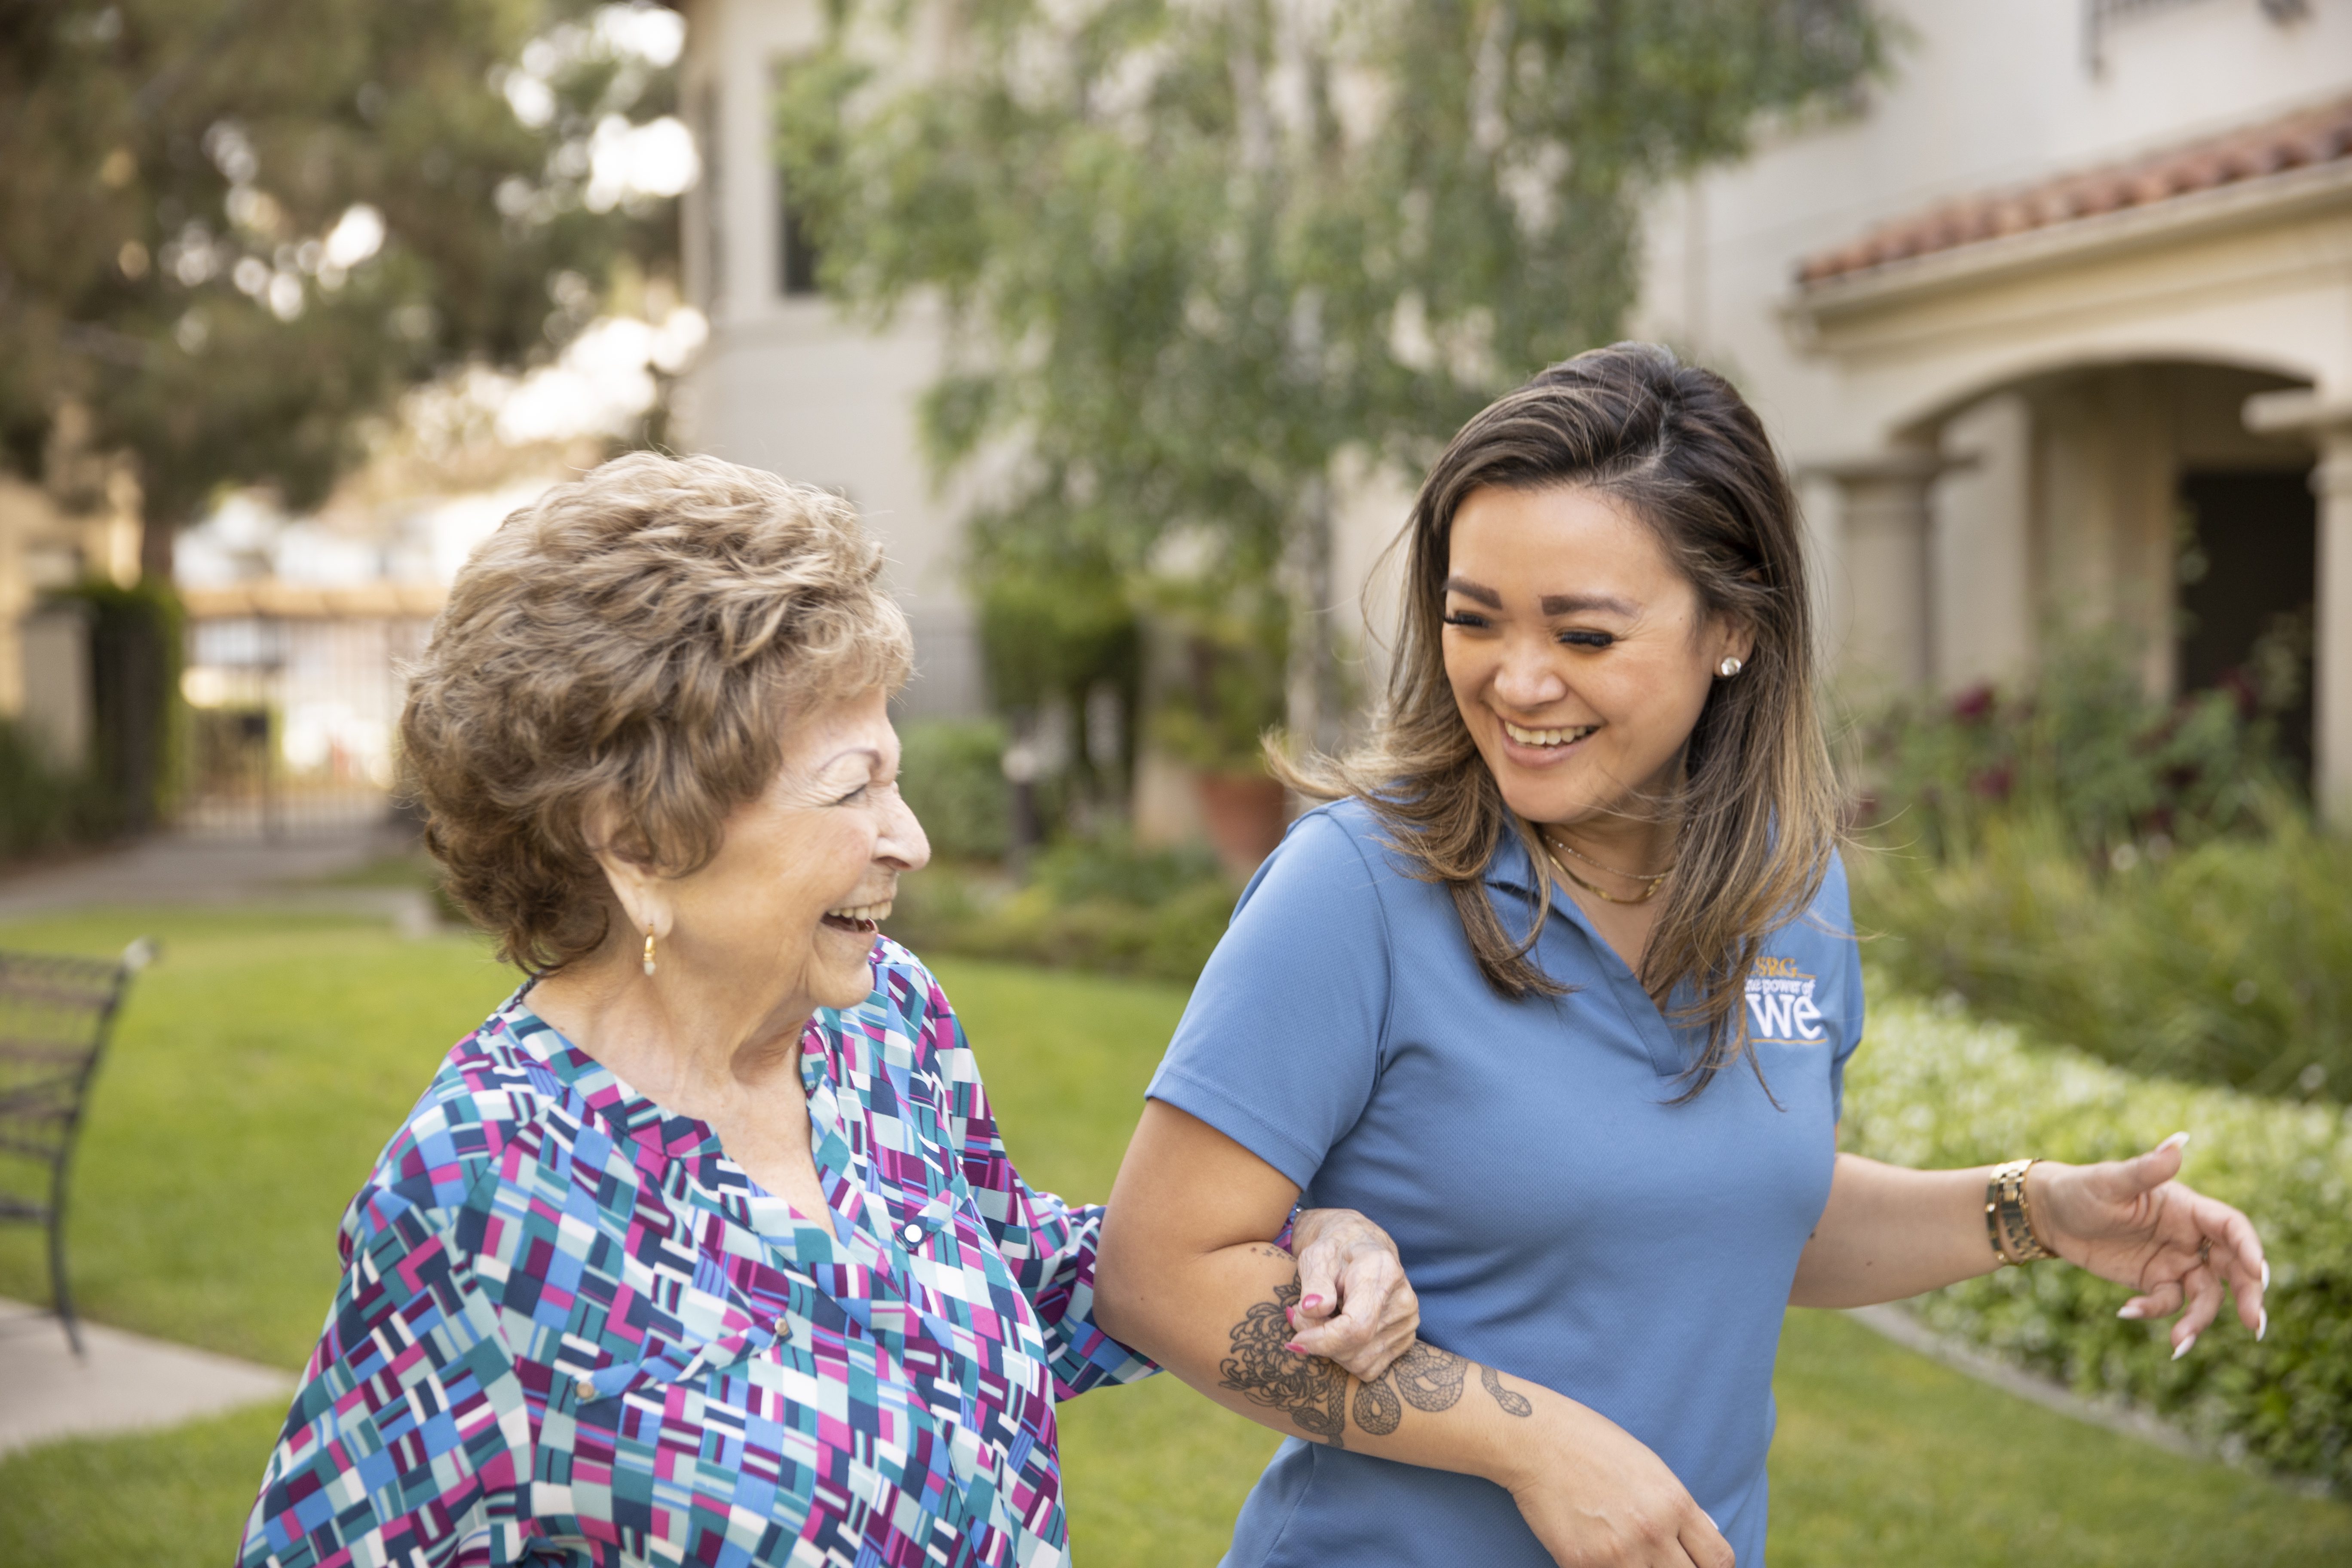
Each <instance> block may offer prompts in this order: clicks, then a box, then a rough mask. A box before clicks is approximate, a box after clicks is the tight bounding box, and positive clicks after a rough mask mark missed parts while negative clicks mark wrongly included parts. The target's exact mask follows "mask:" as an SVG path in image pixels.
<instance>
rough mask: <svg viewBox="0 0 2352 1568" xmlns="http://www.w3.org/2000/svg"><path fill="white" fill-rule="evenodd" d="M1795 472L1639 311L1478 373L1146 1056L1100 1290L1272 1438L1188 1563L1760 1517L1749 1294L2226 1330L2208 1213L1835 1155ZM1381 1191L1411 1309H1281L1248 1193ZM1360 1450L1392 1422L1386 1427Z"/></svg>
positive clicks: (2217, 1224)
mask: <svg viewBox="0 0 2352 1568" xmlns="http://www.w3.org/2000/svg"><path fill="white" fill-rule="evenodd" d="M1799 539H1800V535H1799V530H1798V525H1797V519H1796V514H1795V509H1794V506H1793V504H1792V502H1791V500H1790V494H1789V490H1788V487H1787V485H1786V482H1785V481H1784V480H1783V479H1782V477H1781V474H1780V467H1779V465H1778V463H1777V462H1776V460H1775V459H1774V457H1773V454H1772V448H1771V445H1770V443H1769V441H1768V440H1767V438H1766V437H1765V434H1764V431H1763V428H1762V426H1760V425H1759V423H1758V421H1757V419H1756V416H1755V415H1754V414H1753V413H1751V412H1750V411H1749V410H1748V407H1747V405H1745V404H1743V403H1742V402H1741V401H1740V399H1739V397H1738V394H1737V393H1735V392H1734V391H1733V390H1732V389H1731V387H1730V386H1729V385H1728V384H1726V383H1725V382H1724V381H1722V380H1721V379H1720V378H1719V377H1717V376H1715V375H1712V374H1708V373H1706V372H1705V371H1702V370H1697V369H1693V368H1688V367H1685V366H1680V365H1677V364H1676V363H1675V362H1674V360H1673V358H1672V357H1671V356H1670V355H1667V354H1666V353H1664V352H1663V351H1659V350H1654V349H1651V348H1647V347H1644V346H1642V345H1630V344H1629V345H1621V346H1619V347H1617V348H1613V349H1608V350H1602V351H1597V352H1595V353H1588V354H1584V355H1582V356H1580V357H1579V358H1577V359H1574V360H1571V361H1570V362H1568V363H1564V364H1561V365H1558V366H1555V367H1554V368H1553V369H1551V370H1549V371H1548V372H1546V373H1545V374H1542V375H1540V376H1538V377H1537V378H1536V380H1535V381H1534V382H1532V383H1530V384H1528V385H1527V386H1525V387H1522V388H1520V389H1519V390H1518V391H1517V392H1515V393H1512V394H1511V395H1508V396H1507V397H1505V398H1503V399H1502V400H1501V401H1499V402H1497V403H1496V404H1495V405H1493V406H1492V407H1490V408H1488V409H1487V410H1486V412H1485V413H1483V414H1481V415H1479V416H1477V417H1476V418H1475V419H1473V420H1472V421H1471V422H1470V423H1469V425H1468V426H1465V428H1464V429H1463V430H1462V432H1461V433H1460V434H1459V435H1458V436H1456V437H1454V442H1453V444H1452V446H1451V447H1448V448H1447V450H1446V451H1445V453H1444V456H1442V457H1441V458H1439V459H1438V462H1437V465H1436V467H1435V468H1433V470H1432V471H1431V473H1430V475H1429V477H1428V479H1427V481H1426V482H1425V483H1424V484H1423V487H1422V490H1421V495H1420V499H1419V500H1418V502H1417V503H1416V505H1415V508H1414V511H1413V516H1412V522H1411V524H1410V526H1409V531H1408V541H1409V542H1408V546H1407V551H1408V553H1407V565H1406V574H1405V605H1404V626H1403V632H1402V637H1401V638H1400V640H1399V642H1398V644H1397V650H1398V651H1397V660H1396V665H1395V668H1394V671H1393V675H1392V679H1391V687H1390V691H1389V700H1388V705H1387V710H1386V712H1385V714H1384V716H1383V721H1382V724H1381V728H1380V729H1379V731H1378V732H1377V733H1376V734H1375V736H1374V737H1373V739H1372V740H1371V742H1370V744H1369V745H1368V747H1367V748H1366V749H1365V750H1364V751H1363V752H1360V753H1358V754H1356V755H1354V756H1352V757H1349V758H1347V759H1343V760H1341V761H1339V762H1336V763H1324V764H1323V765H1321V766H1319V767H1318V768H1316V769H1314V770H1312V771H1311V772H1310V773H1309V774H1308V775H1307V777H1305V778H1304V779H1302V781H1301V782H1302V783H1303V784H1306V785H1307V787H1309V788H1312V789H1318V790H1319V791H1320V792H1321V793H1323V794H1324V795H1328V796H1336V797H1339V798H1338V803H1337V804H1334V805H1327V806H1324V807H1322V808H1320V809H1318V810H1317V811H1315V812H1312V813H1310V814H1309V815H1308V816H1306V817H1305V818H1303V819H1302V820H1301V821H1300V822H1299V823H1298V824H1297V826H1296V827H1295V828H1294V829H1293V830H1292V832H1291V834H1290V836H1289V837H1288V838H1287V840H1286V842H1285V843H1284V845H1283V846H1282V847H1281V849H1280V850H1279V851H1278V852H1277V853H1276V855H1275V856H1274V858H1272V859H1270V860H1269V861H1268V862H1267V863H1266V864H1265V867H1264V868H1262V869H1261V870H1260V871H1259V873H1258V876H1257V879H1256V880H1255V882H1254V883H1253V885H1252V886H1251V888H1250V889H1249V891H1248V892H1247V893H1246V894H1245V895H1244V902H1243V905H1242V907H1241V910H1239V912H1238V913H1237V914H1236V915H1235V917H1234V923H1233V926H1232V928H1231V930H1230V931H1228V932H1227V934H1226V936H1225V939H1224V941H1223V944H1222V945H1220V946H1219V948H1218V949H1217V952H1216V954H1215V956H1214V957H1213V959H1212V960H1211V962H1210V963H1209V966H1208V969H1207V972H1206V973H1204V974H1203V975H1202V979H1201V984H1200V985H1199V986H1198V987H1197V988H1196V989H1195V991H1194V993H1193V996H1192V1005H1191V1007H1190V1008H1189V1009H1188V1010H1187V1012H1186V1013H1185V1016H1184V1021H1183V1023H1182V1025H1181V1027H1180V1028H1179V1030H1178V1032H1177V1036H1176V1039H1175V1042H1174V1043H1173V1044H1172V1045H1171V1047H1170V1048H1169V1051H1168V1055H1167V1059H1166V1060H1165V1062H1163V1063H1162V1065H1161V1067H1160V1073H1159V1076H1158V1077H1157V1078H1156V1079H1154V1080H1153V1082H1152V1085H1151V1089H1150V1093H1151V1097H1152V1098H1151V1100H1150V1104H1149V1106H1148V1108H1147V1110H1146V1111H1145V1114H1144V1118H1143V1122H1142V1126H1141V1127H1140V1129H1139V1131H1138V1132H1137V1134H1136V1137H1135V1140H1134V1142H1133V1143H1132V1144H1131V1145H1130V1146H1129V1152H1128V1157H1127V1162H1126V1163H1125V1165H1124V1166H1123V1167H1122V1168H1121V1170H1120V1173H1119V1176H1118V1184H1117V1185H1116V1187H1115V1188H1114V1189H1113V1194H1112V1198H1111V1209H1110V1213H1111V1218H1110V1220H1109V1221H1108V1223H1107V1224H1106V1225H1105V1226H1104V1237H1103V1248H1102V1264H1101V1270H1100V1276H1099V1282H1098V1290H1099V1296H1098V1300H1097V1310H1098V1315H1099V1321H1101V1322H1102V1323H1103V1324H1104V1326H1105V1327H1106V1328H1108V1329H1109V1330H1110V1331H1111V1332H1113V1333H1115V1334H1117V1335H1118V1337H1119V1338H1120V1339H1121V1340H1123V1341H1125V1342H1127V1343H1129V1344H1132V1345H1135V1346H1137V1347H1139V1348H1140V1349H1142V1350H1144V1351H1146V1352H1149V1353H1150V1354H1151V1355H1153V1356H1155V1357H1157V1358H1158V1359H1159V1360H1160V1362H1161V1363H1163V1364H1165V1365H1166V1366H1168V1367H1169V1368H1170V1369H1171V1370H1172V1371H1174V1372H1176V1373H1178V1374H1179V1375H1181V1376H1182V1377H1184V1378H1185V1379H1186V1380H1187V1381H1188V1382H1191V1383H1192V1384H1194V1385H1195V1386H1197V1387H1199V1388H1201V1389H1202V1390H1204V1391H1206V1392H1207V1393H1208V1394H1210V1395H1211V1396H1212V1397H1213V1398H1217V1399H1220V1400H1222V1401H1223V1402H1224V1403H1225V1404H1227V1405H1230V1406H1232V1407H1233V1408H1234V1409H1236V1410H1239V1411H1242V1412H1243V1413H1244V1414H1246V1415H1251V1416H1253V1417H1255V1419H1257V1420H1259V1421H1261V1422H1263V1423H1264V1424H1265V1425H1266V1426H1271V1427H1273V1428H1274V1429H1276V1431H1279V1432H1283V1433H1285V1434H1286V1436H1289V1437H1290V1438H1291V1441H1289V1442H1286V1443H1285V1444H1284V1445H1283V1447H1282V1448H1281V1449H1280V1450H1279V1451H1278V1452H1277V1454H1276V1458H1275V1459H1274V1461H1273V1463H1272V1464H1271V1466H1270V1467H1269V1468H1267V1470H1266V1472H1265V1477H1264V1479H1261V1480H1260V1481H1259V1483H1258V1485H1257V1488H1256V1489H1255V1491H1254V1492H1252V1494H1251V1495H1250V1499H1249V1501H1248V1503H1247V1504H1246V1506H1245V1507H1244V1509H1243V1510H1242V1515H1241V1519H1240V1521H1239V1523H1238V1525H1237V1526H1236V1529H1235V1531H1234V1546H1233V1552H1232V1554H1231V1556H1229V1557H1228V1558H1227V1559H1226V1562H1227V1563H1228V1564H1230V1565H1231V1568H1261V1565H1265V1564H1308V1563H1348V1564H1349V1565H1350V1568H1381V1565H1382V1564H1394V1565H1396V1568H1407V1565H1418V1564H1429V1563H1477V1564H1479V1565H1480V1568H1538V1565H1541V1564H1548V1563H1564V1564H1565V1563H1573V1564H1593V1565H1599V1564H1612V1565H1617V1564H1627V1565H1631V1564H1643V1565H1652V1568H1692V1565H1693V1564H1699V1565H1702V1568H1725V1565H1727V1564H1729V1563H1732V1562H1733V1560H1734V1558H1735V1556H1736V1557H1737V1559H1738V1561H1739V1562H1740V1563H1748V1564H1756V1563H1761V1562H1762V1561H1763V1554H1764V1532H1765V1469H1764V1457H1765V1450H1766V1447H1768V1446H1769V1443H1770V1440H1771V1435H1772V1393H1771V1389H1772V1362H1773V1354H1774V1351H1775V1348H1776V1346H1777V1345H1778V1343H1779V1340H1780V1321H1781V1316H1782V1312H1783V1309H1784V1308H1785V1307H1787V1306H1789V1305H1791V1304H1793V1305H1797V1306H1853V1305H1859V1304H1861V1303H1864V1302H1870V1301H1885V1300H1895V1299H1897V1298H1901V1297H1906V1296H1910V1295H1914V1294H1916V1293H1917V1292H1919V1291H1921V1290H1926V1289H1931V1288H1933V1287H1936V1286H1939V1285H1944V1284H1948V1283H1950V1282H1952V1281H1955V1280H1958V1279H1966V1278H1969V1276H1971V1275H1976V1274H1982V1273H1986V1272H1989V1271H1990V1270H1991V1269H1993V1268H1999V1267H2001V1266H2003V1265H2005V1264H2009V1263H2012V1262H2023V1261H2026V1260H2029V1259H2032V1258H2039V1257H2042V1256H2046V1255H2047V1254H2050V1253H2054V1254H2056V1255H2057V1256H2058V1257H2060V1258H2064V1259H2066V1260H2067V1261H2068V1262H2070V1263H2073V1264H2074V1265H2077V1266H2079V1267H2083V1268H2090V1269H2094V1270H2095V1271H2096V1272H2098V1273H2099V1274H2101V1275H2104V1276H2105V1277H2106V1278H2107V1279H2116V1280H2120V1281H2123V1282H2124V1283H2126V1284H2127V1285H2129V1286H2130V1287H2131V1288H2132V1289H2134V1290H2136V1291H2137V1295H2136V1296H2134V1297H2133V1298H2132V1299H2131V1300H2129V1301H2128V1302H2127V1303H2126V1305H2125V1307H2124V1309H2123V1315H2124V1316H2126V1317H2127V1318H2138V1317H2151V1316H2155V1315H2158V1314H2165V1313H2170V1312H2172V1311H2175V1310H2178V1309H2179V1307H2180V1306H2181V1304H2182V1302H2183V1300H2186V1301H2187V1302H2188V1311H2187V1312H2186V1314H2185V1315H2184V1316H2183V1317H2182V1319H2181V1321H2180V1322H2179V1324H2178V1325H2176V1326H2175V1328H2174V1329H2173V1331H2172V1332H2173V1343H2174V1344H2175V1346H2176V1347H2177V1352H2176V1353H2180V1352H2187V1351H2188V1350H2189V1347H2190V1346H2191V1345H2193V1344H2194V1343H2195V1342H2196V1340H2197V1336H2198V1334H2199V1333H2200V1331H2203V1330H2204V1329H2205V1327H2206V1326H2207V1325H2208V1324H2210V1322H2211V1321H2212V1320H2213V1318H2214V1315H2215V1313H2216V1311H2217V1310H2218V1308H2219V1307H2220V1305H2221V1294H2222V1289H2223V1286H2224V1284H2225V1283H2226V1284H2228V1285H2229V1286H2230V1287H2231V1288H2232V1289H2234V1290H2235V1292H2236V1295H2237V1301H2238V1314H2239V1317H2240V1318H2241V1320H2242V1321H2243V1322H2244V1324H2245V1326H2246V1327H2247V1328H2248V1329H2249V1330H2252V1331H2255V1332H2260V1331H2261V1328H2262V1324H2263V1314H2262V1291H2263V1279H2264V1270H2263V1257H2262V1247H2261V1244H2260V1242H2259V1241H2258V1240H2257V1238H2256V1237H2255V1236H2254V1233H2253V1231H2252V1227H2251V1226H2248V1224H2247V1223H2246V1221H2245V1219H2244V1217H2243V1216H2242V1215H2239V1214H2238V1213H2236V1212H2235V1211H2234V1210H2231V1209H2230V1208H2228V1207H2225V1206H2224V1205H2221V1204H2218V1203H2215V1202H2212V1201H2211V1200H2210V1199H2207V1198H2204V1197H2200V1196H2199V1195H2198V1194H2195V1193H2193V1192H2191V1191H2190V1190H2189V1188H2187V1187H2185V1186H2182V1185H2181V1184H2179V1183H2178V1182H2177V1181H2174V1180H2173V1179H2172V1178H2173V1176H2174V1174H2175V1173H2176V1172H2177V1171H2178V1170H2179V1164H2180V1151H2179V1141H2178V1140H2167V1141H2166V1142H2165V1143H2164V1144H2163V1145H2162V1146H2160V1147H2158V1149H2156V1150H2155V1151H2154V1152H2150V1153H2147V1154H2144V1155H2142V1156H2140V1157H2139V1158H2137V1159H2135V1160H2131V1161H2126V1162H2123V1163H2109V1164H2102V1165H2093V1166H2085V1167H2068V1166H2064V1165H2061V1164H2058V1163H2054V1162H2049V1161H2042V1162H2015V1163H2010V1164H2005V1165H2001V1166H1997V1167H1990V1168H1984V1169H1978V1170H1970V1171H1906V1170H1897V1169H1894V1168H1892V1167H1889V1166H1886V1165H1882V1164H1876V1163H1872V1162H1871V1161H1868V1160H1864V1159H1859V1158H1856V1157H1855V1156H1853V1155H1842V1154H1840V1153H1838V1152H1837V1146H1836V1126H1837V1116H1838V1101H1839V1089H1840V1084H1841V1081H1842V1074H1843V1069H1844V1066H1845V1062H1846V1059H1847V1058H1848V1057H1849V1055H1851V1053H1852V1052H1853V1049H1854V1047H1855V1046H1856V1045H1857V1044H1859V1043H1860V1041H1861V1038H1862V1010H1863V1000H1862V987H1861V978H1862V977H1861V968H1860V964H1859V963H1858V961H1857V958H1856V953H1855V947H1854V942H1853V936H1852V934H1851V932H1852V927H1851V924H1850V921H1849V918H1848V914H1847V909H1846V889H1845V880H1844V876H1843V871H1842V870H1841V869H1840V868H1839V865H1838V860H1837V856H1836V851H1835V838H1836V835H1835V816H1834V809H1833V808H1834V797H1833V795H1832V787H1831V776H1830V768H1829V759H1828V755H1827V750H1826V747H1825V745H1824V743H1823V741H1822V731H1821V724H1820V721H1819V719H1818V717H1817V715H1816V711H1815V707H1814V703H1815V679H1814V673H1813V662H1812V661H1813V643H1812V625H1811V615H1810V600H1809V597H1808V594H1807V588H1806V580H1805V570H1804V563H1803V561H1802V557H1801V551H1800V546H1799ZM1301 1193H1304V1194H1307V1195H1308V1197H1309V1199H1310V1201H1312V1202H1316V1203H1327V1204H1350V1205H1357V1206H1360V1207H1361V1208H1362V1209H1364V1210H1365V1211H1366V1212H1367V1213H1369V1214H1370V1215H1373V1216H1375V1217H1376V1218H1378V1219H1380V1220H1381V1222H1382V1223H1383V1224H1384V1225H1386V1226H1388V1227H1389V1228H1390V1229H1391V1231H1392V1232H1393V1233H1394V1234H1395V1235H1396V1237H1397V1240H1398V1244H1399V1246H1400V1247H1401V1249H1402V1254H1403V1257H1404V1259H1405V1263H1406V1266H1407V1268H1409V1270H1410V1271H1411V1272H1412V1275H1413V1279H1414V1283H1415V1284H1416V1285H1417V1286H1418V1288H1419V1289H1420V1292H1421V1305H1422V1312H1423V1330H1422V1340H1421V1342H1418V1343H1416V1344H1415V1345H1414V1346H1413V1348H1412V1349H1411V1350H1409V1351H1407V1352H1405V1354H1404V1355H1403V1356H1402V1358H1400V1359H1399V1360H1398V1362H1397V1363H1395V1365H1394V1367H1393V1368H1392V1369H1391V1371H1389V1372H1388V1373H1383V1374H1382V1375H1381V1376H1378V1377H1375V1378H1373V1379H1371V1380H1370V1382H1365V1381H1362V1380H1360V1379H1358V1378H1356V1377H1353V1376H1351V1375H1349V1373H1348V1372H1347V1371H1346V1370H1345V1369H1343V1368H1340V1367H1338V1366H1335V1365H1332V1364H1329V1363H1325V1362H1317V1361H1305V1362H1302V1361H1301V1360H1300V1359H1299V1358H1297V1357H1295V1356H1286V1355H1285V1354H1283V1353H1282V1352H1281V1348H1280V1347H1281V1345H1282V1343H1283V1334H1282V1327H1281V1324H1282V1313H1283V1310H1284V1308H1285V1306H1286V1304H1287V1303H1288V1302H1289V1301H1290V1300H1293V1299H1294V1297H1295V1295H1296V1293H1297V1290H1298V1289H1299V1286H1298V1283H1297V1279H1295V1277H1294V1275H1293V1271H1292V1269H1291V1267H1290V1265H1289V1264H1288V1263H1287V1262H1286V1261H1285V1260H1283V1259H1281V1258H1276V1257H1271V1256H1268V1255H1266V1254H1265V1253H1264V1252H1262V1251H1261V1250H1259V1249H1258V1248H1256V1247H1253V1246H1251V1245H1250V1243H1251V1242H1252V1241H1253V1239H1254V1238H1255V1237H1259V1236H1262V1235H1264V1234H1265V1228H1266V1227H1267V1226H1270V1225H1273V1224H1276V1223H1278V1222H1279V1219H1280V1216H1281V1215H1282V1214H1283V1213H1284V1212H1285V1211H1286V1210H1287V1209H1288V1208H1289V1206H1290V1205H1291V1203H1292V1201H1293V1200H1294V1198H1296V1197H1297V1195H1298V1194H1301ZM1392 1460H1395V1461H1402V1463H1391V1462H1388V1461H1392Z"/></svg>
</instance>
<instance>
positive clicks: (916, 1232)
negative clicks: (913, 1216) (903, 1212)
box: [898, 1220, 923, 1247]
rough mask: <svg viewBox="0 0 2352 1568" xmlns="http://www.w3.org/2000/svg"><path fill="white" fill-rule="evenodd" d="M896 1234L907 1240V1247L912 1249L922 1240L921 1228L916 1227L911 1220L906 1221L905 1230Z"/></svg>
mask: <svg viewBox="0 0 2352 1568" xmlns="http://www.w3.org/2000/svg"><path fill="white" fill-rule="evenodd" d="M898 1234H899V1235H900V1236H903V1237H906V1238H907V1245H908V1246H909V1247H912V1246H914V1245H915V1243H917V1242H919V1241H920V1240H922V1239H923V1227H922V1226H919V1225H917V1224H916V1223H915V1222H914V1221H913V1220H908V1222H907V1228H906V1229H904V1230H902V1231H900V1232H899V1233H898Z"/></svg>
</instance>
